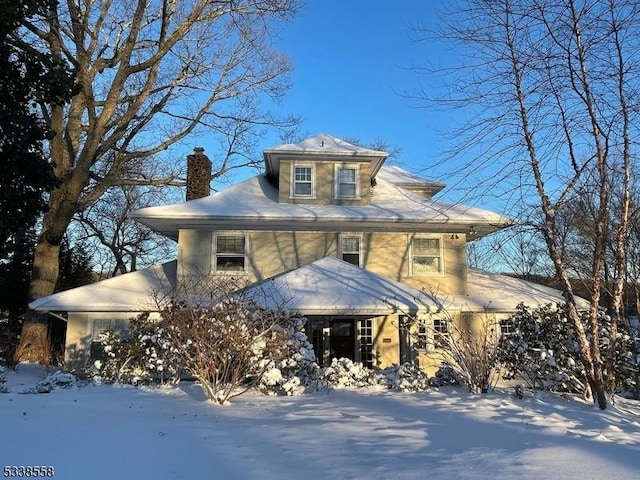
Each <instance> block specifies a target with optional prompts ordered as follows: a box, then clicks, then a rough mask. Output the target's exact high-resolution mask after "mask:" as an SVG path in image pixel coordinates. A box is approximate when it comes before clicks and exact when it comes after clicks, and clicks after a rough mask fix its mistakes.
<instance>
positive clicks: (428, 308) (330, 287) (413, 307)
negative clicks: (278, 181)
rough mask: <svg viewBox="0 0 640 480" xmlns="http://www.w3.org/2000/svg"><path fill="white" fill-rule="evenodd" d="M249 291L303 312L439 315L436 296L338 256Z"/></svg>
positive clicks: (263, 301) (260, 300) (268, 303)
mask: <svg viewBox="0 0 640 480" xmlns="http://www.w3.org/2000/svg"><path fill="white" fill-rule="evenodd" d="M244 294H245V295H246V298H247V299H250V300H253V301H254V302H256V303H257V304H258V305H260V306H262V307H264V308H286V309H288V310H291V311H294V312H298V313H300V314H302V315H385V314H391V313H408V314H416V313H418V312H431V313H436V312H439V311H441V310H442V305H441V304H440V302H439V301H438V299H437V298H435V297H434V296H432V295H429V294H427V293H425V292H423V291H421V290H418V289H416V288H413V287H410V286H409V285H405V284H403V283H400V282H397V281H395V280H392V279H390V278H387V277H384V276H382V275H378V274H377V273H373V272H370V271H368V270H364V269H362V268H359V267H357V266H355V265H351V264H350V263H347V262H343V261H342V260H339V259H337V258H334V257H325V258H322V259H320V260H317V261H315V262H313V263H310V264H308V265H305V266H303V267H300V268H298V269H296V270H292V271H289V272H286V273H283V274H280V275H277V276H275V277H272V278H270V279H267V280H265V281H263V282H261V283H259V284H257V285H253V286H250V287H248V288H247V289H246V290H245V291H244Z"/></svg>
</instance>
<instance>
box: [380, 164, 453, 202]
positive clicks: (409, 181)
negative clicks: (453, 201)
mask: <svg viewBox="0 0 640 480" xmlns="http://www.w3.org/2000/svg"><path fill="white" fill-rule="evenodd" d="M376 178H377V179H378V180H380V179H381V180H384V181H386V182H389V183H391V184H392V185H396V186H398V187H401V188H404V189H406V190H410V191H412V192H425V193H427V194H428V195H429V196H433V195H435V194H436V193H438V192H439V191H440V190H442V189H443V188H444V187H445V186H446V185H445V184H444V183H440V182H435V181H433V180H428V179H426V178H421V177H418V176H417V175H414V174H413V173H411V172H408V171H406V170H405V169H403V168H400V167H398V166H397V165H385V166H384V167H382V168H381V169H380V172H379V173H378V176H377V177H376Z"/></svg>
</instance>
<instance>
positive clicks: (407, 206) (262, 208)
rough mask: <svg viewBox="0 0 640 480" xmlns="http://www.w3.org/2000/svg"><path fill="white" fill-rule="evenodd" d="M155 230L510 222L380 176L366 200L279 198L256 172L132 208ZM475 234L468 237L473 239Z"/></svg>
mask: <svg viewBox="0 0 640 480" xmlns="http://www.w3.org/2000/svg"><path fill="white" fill-rule="evenodd" d="M131 216H132V217H133V218H136V219H138V220H140V221H141V222H142V223H144V224H146V225H148V226H149V227H151V228H153V229H154V230H156V231H158V232H160V233H162V234H163V235H166V236H168V237H171V238H177V234H178V229H180V228H193V229H203V230H205V229H206V230H212V229H214V228H217V229H223V228H226V229H249V230H277V229H284V230H305V229H307V230H314V231H321V230H323V229H324V230H327V231H332V230H335V229H336V228H339V229H342V230H343V231H344V230H349V229H354V230H358V231H375V230H380V229H382V230H384V231H398V232H410V231H415V232H438V231H439V232H450V233H468V232H469V231H471V230H473V231H474V232H475V234H476V235H477V236H482V235H486V234H487V233H491V232H493V231H496V230H499V229H500V228H503V227H504V226H506V225H508V224H510V223H511V221H510V219H508V218H506V217H504V216H502V215H499V214H497V213H494V212H491V211H488V210H483V209H479V208H473V207H468V206H465V205H460V204H449V203H444V202H438V201H435V200H432V199H429V198H425V197H423V196H420V195H418V194H417V193H413V192H410V191H408V190H405V189H403V188H401V187H399V186H397V185H393V184H392V183H389V182H388V181H386V180H384V179H382V178H381V179H379V181H378V182H377V185H376V186H375V187H373V190H372V195H371V202H370V203H369V204H367V205H303V204H293V203H280V202H279V201H278V190H277V189H276V188H275V187H274V186H273V185H271V184H270V183H269V182H268V181H267V178H266V177H265V176H263V175H258V176H255V177H253V178H250V179H248V180H245V181H244V182H241V183H238V184H236V185H233V186H231V187H229V188H227V189H225V190H223V191H221V192H217V193H214V194H213V195H210V196H208V197H204V198H199V199H196V200H190V201H188V202H182V203H176V204H172V205H165V206H160V207H148V208H143V209H141V210H136V211H135V212H133V213H132V214H131ZM473 237H474V236H473V235H470V236H469V237H467V238H468V239H473Z"/></svg>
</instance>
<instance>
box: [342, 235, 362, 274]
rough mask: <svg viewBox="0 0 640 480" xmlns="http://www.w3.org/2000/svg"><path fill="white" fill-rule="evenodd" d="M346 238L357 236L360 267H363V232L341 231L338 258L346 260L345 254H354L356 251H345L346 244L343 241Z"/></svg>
mask: <svg viewBox="0 0 640 480" xmlns="http://www.w3.org/2000/svg"><path fill="white" fill-rule="evenodd" d="M345 238H357V239H358V252H357V253H358V267H362V234H359V233H341V234H340V236H339V238H338V242H339V243H338V258H340V260H343V261H346V260H344V258H343V257H344V254H345V253H346V254H353V253H354V252H345V251H344V244H343V243H342V241H343V240H344V239H345Z"/></svg>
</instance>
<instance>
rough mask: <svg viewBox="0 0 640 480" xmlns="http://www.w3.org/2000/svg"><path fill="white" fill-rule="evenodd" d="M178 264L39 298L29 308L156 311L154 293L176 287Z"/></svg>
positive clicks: (68, 310) (164, 264)
mask: <svg viewBox="0 0 640 480" xmlns="http://www.w3.org/2000/svg"><path fill="white" fill-rule="evenodd" d="M175 279H176V261H175V260H174V261H172V262H168V263H163V264H160V265H154V266H152V267H149V268H146V269H144V270H139V271H137V272H131V273H125V274H124V275H119V276H117V277H113V278H109V279H107V280H102V281H100V282H96V283H92V284H89V285H84V286H82V287H77V288H72V289H70V290H65V291H64V292H60V293H55V294H53V295H49V296H46V297H42V298H38V299H36V300H34V301H33V302H31V303H30V304H29V308H31V309H33V310H36V311H39V312H142V311H146V310H154V309H156V308H157V307H156V306H155V304H154V302H153V296H154V294H156V293H157V294H158V295H161V296H166V295H169V294H170V293H171V292H173V290H174V288H175Z"/></svg>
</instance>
